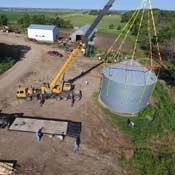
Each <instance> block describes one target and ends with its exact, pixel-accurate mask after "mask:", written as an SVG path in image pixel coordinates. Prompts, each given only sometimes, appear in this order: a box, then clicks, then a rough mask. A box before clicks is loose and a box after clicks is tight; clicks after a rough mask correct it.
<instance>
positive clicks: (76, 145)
mask: <svg viewBox="0 0 175 175" xmlns="http://www.w3.org/2000/svg"><path fill="white" fill-rule="evenodd" d="M73 149H74V153H75V154H77V153H78V150H79V147H78V144H77V142H75V143H74V147H73Z"/></svg>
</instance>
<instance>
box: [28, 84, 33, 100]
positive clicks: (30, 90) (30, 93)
mask: <svg viewBox="0 0 175 175" xmlns="http://www.w3.org/2000/svg"><path fill="white" fill-rule="evenodd" d="M27 94H28V96H29V97H30V100H32V96H33V87H32V86H31V87H30V88H28V90H27Z"/></svg>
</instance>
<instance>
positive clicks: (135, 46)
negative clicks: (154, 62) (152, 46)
mask: <svg viewBox="0 0 175 175" xmlns="http://www.w3.org/2000/svg"><path fill="white" fill-rule="evenodd" d="M142 3H143V4H142V5H143V10H142V16H141V20H140V24H139V30H138V34H137V37H136V41H135V44H134V51H133V54H132V60H133V59H134V55H135V52H136V48H137V42H138V39H139V36H140V30H141V26H142V22H143V16H144V12H145V4H146V1H145V0H144V1H143V2H142ZM131 64H132V62H131ZM127 85H128V73H127V65H126V77H125V85H124V88H123V90H122V96H125V94H126V89H127Z"/></svg>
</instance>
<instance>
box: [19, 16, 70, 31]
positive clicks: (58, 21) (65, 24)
mask: <svg viewBox="0 0 175 175" xmlns="http://www.w3.org/2000/svg"><path fill="white" fill-rule="evenodd" d="M18 24H20V25H22V27H23V28H27V27H28V26H29V25H30V24H43V25H56V26H58V27H62V28H73V25H72V24H71V22H70V21H69V20H64V19H62V18H60V17H59V16H57V15H56V16H54V17H47V16H45V15H29V14H28V13H26V14H24V15H23V16H22V17H20V18H19V19H18Z"/></svg>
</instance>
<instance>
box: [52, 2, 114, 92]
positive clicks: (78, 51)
mask: <svg viewBox="0 0 175 175" xmlns="http://www.w3.org/2000/svg"><path fill="white" fill-rule="evenodd" d="M114 2H115V0H109V1H108V3H107V4H106V5H105V6H104V8H103V10H101V11H100V13H99V15H98V16H97V18H96V19H95V21H94V22H93V23H92V25H91V26H90V28H89V29H88V31H87V32H86V34H85V35H84V36H83V38H82V42H83V43H84V42H85V40H86V39H87V38H88V37H89V36H90V34H91V33H92V31H93V30H94V29H95V27H96V26H97V25H98V23H99V22H100V21H101V20H102V18H103V17H104V15H105V14H106V13H107V11H108V10H109V9H110V8H111V7H112V5H113V3H114ZM80 52H81V51H80V49H79V48H77V49H74V50H73V52H72V53H71V54H70V55H69V57H68V58H67V60H66V62H65V63H64V65H63V66H62V67H61V69H60V70H59V72H58V73H57V75H56V76H55V78H54V79H53V80H52V82H51V83H50V88H51V89H53V88H54V87H55V86H56V84H57V82H58V81H59V80H60V78H61V77H62V76H63V74H64V73H65V71H66V69H67V68H68V66H69V65H70V64H71V63H72V62H73V61H74V59H75V58H76V56H77V55H78V54H79V53H80Z"/></svg>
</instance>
